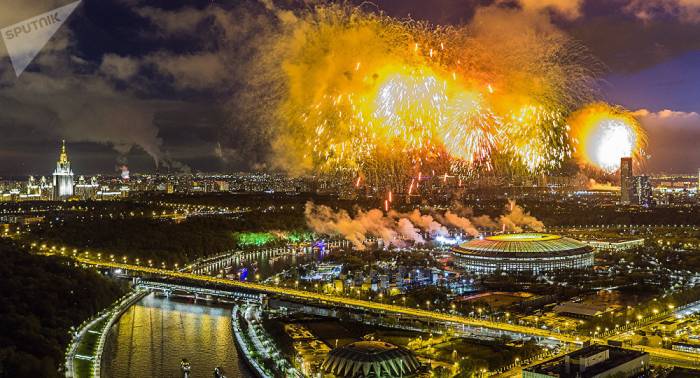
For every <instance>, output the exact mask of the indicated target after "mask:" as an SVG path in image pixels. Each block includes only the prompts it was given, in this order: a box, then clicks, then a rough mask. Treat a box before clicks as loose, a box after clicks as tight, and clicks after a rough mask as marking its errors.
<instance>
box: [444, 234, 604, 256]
mask: <svg viewBox="0 0 700 378" xmlns="http://www.w3.org/2000/svg"><path fill="white" fill-rule="evenodd" d="M588 248H590V247H589V246H587V245H586V244H584V243H582V242H580V241H578V240H574V239H571V238H567V237H563V236H560V235H553V234H542V233H522V234H502V235H495V236H489V237H486V238H477V239H473V240H470V241H468V242H466V243H462V244H461V245H460V246H459V247H457V248H456V249H457V250H458V251H459V250H466V251H473V252H481V253H561V252H567V251H580V250H583V249H588Z"/></svg>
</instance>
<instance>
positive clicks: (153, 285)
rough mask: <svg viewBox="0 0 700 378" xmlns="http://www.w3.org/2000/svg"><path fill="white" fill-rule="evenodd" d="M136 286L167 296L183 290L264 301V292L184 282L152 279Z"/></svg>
mask: <svg viewBox="0 0 700 378" xmlns="http://www.w3.org/2000/svg"><path fill="white" fill-rule="evenodd" d="M136 287H137V288H140V289H147V290H152V291H160V292H162V293H163V294H165V295H167V296H170V295H172V293H174V292H181V293H191V294H195V298H196V297H197V296H198V295H202V296H213V297H222V298H231V299H239V300H246V301H254V302H261V301H262V294H255V293H251V292H246V291H241V290H219V289H210V288H206V287H201V286H194V285H182V284H174V283H166V282H158V281H150V280H139V281H138V283H137V284H136Z"/></svg>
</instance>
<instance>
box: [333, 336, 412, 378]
mask: <svg viewBox="0 0 700 378" xmlns="http://www.w3.org/2000/svg"><path fill="white" fill-rule="evenodd" d="M321 368H322V369H323V370H324V371H325V372H326V374H332V375H333V376H335V377H348V378H350V377H351V378H361V377H399V376H402V377H411V376H412V375H414V374H415V373H416V372H417V371H418V369H419V368H420V363H419V362H418V359H416V356H415V355H413V353H412V352H411V351H409V350H407V349H405V348H402V347H399V346H396V345H393V344H389V343H385V342H383V341H357V342H354V343H350V344H348V345H345V346H342V347H339V348H335V349H333V350H332V351H330V353H328V358H327V359H326V361H324V362H323V365H322V366H321Z"/></svg>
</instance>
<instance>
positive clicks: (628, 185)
mask: <svg viewBox="0 0 700 378" xmlns="http://www.w3.org/2000/svg"><path fill="white" fill-rule="evenodd" d="M633 200H634V176H633V175H632V158H630V157H623V158H622V159H620V202H622V203H623V204H625V205H629V204H631V203H632V202H633Z"/></svg>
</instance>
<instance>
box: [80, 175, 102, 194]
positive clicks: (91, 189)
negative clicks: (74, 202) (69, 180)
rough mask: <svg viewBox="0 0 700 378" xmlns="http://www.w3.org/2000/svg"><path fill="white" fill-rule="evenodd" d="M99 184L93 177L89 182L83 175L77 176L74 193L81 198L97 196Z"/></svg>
mask: <svg viewBox="0 0 700 378" xmlns="http://www.w3.org/2000/svg"><path fill="white" fill-rule="evenodd" d="M99 188H100V186H99V184H97V179H96V178H95V177H93V178H91V179H90V182H87V181H86V180H85V177H83V176H80V177H78V183H77V184H75V195H76V196H78V197H80V199H82V200H86V199H93V198H95V196H97V191H98V190H99Z"/></svg>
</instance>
